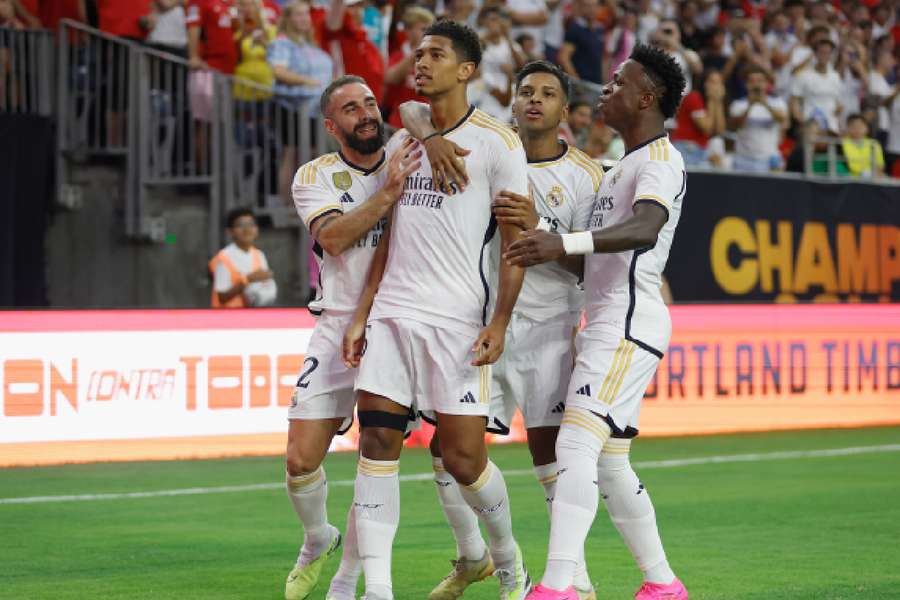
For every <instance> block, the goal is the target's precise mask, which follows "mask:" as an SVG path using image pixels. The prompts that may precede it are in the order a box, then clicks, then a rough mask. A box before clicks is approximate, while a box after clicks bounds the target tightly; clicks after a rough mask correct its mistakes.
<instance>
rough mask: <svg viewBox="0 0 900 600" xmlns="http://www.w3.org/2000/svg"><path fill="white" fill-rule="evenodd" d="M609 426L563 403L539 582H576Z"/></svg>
mask: <svg viewBox="0 0 900 600" xmlns="http://www.w3.org/2000/svg"><path fill="white" fill-rule="evenodd" d="M609 434H610V430H609V426H608V425H607V424H606V423H604V422H603V420H602V419H600V418H599V417H598V416H596V415H594V414H593V413H591V412H590V411H586V410H583V409H580V408H569V409H566V413H565V416H564V417H563V421H562V426H561V427H560V428H559V437H558V438H557V439H556V461H557V463H558V464H559V477H558V479H557V481H556V494H555V497H554V499H553V510H552V514H551V516H550V545H549V549H548V551H547V568H546V570H545V571H544V577H543V579H542V583H543V584H544V585H545V586H547V587H549V588H551V589H554V590H564V589H566V588H567V587H569V586H570V585H573V584H574V577H575V568H576V566H577V565H578V562H579V560H580V559H581V557H582V556H583V554H584V540H585V538H587V534H588V531H590V529H591V525H592V524H593V522H594V517H595V516H596V514H597V503H598V497H597V496H598V492H597V485H596V483H595V481H594V478H595V477H596V476H597V459H598V458H599V457H600V450H601V449H602V448H603V444H604V443H606V440H607V439H609Z"/></svg>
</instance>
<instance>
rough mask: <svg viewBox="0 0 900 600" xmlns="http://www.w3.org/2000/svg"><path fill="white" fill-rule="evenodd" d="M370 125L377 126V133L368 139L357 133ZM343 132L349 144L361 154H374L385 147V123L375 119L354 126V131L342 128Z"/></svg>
mask: <svg viewBox="0 0 900 600" xmlns="http://www.w3.org/2000/svg"><path fill="white" fill-rule="evenodd" d="M369 125H375V127H376V128H377V130H376V132H375V135H374V136H372V137H371V138H368V139H362V138H361V137H359V136H358V135H357V132H358V131H359V130H360V129H362V128H363V127H367V126H369ZM341 134H343V136H344V140H345V141H346V143H347V145H348V146H349V147H350V148H352V149H354V150H356V151H357V152H359V153H360V154H374V153H376V152H378V151H379V150H381V148H382V147H384V123H382V122H381V121H376V120H375V119H369V120H368V121H364V122H362V123H360V124H358V125H357V126H356V127H354V128H353V131H345V130H343V129H341Z"/></svg>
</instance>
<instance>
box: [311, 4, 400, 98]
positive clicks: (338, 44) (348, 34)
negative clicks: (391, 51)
mask: <svg viewBox="0 0 900 600" xmlns="http://www.w3.org/2000/svg"><path fill="white" fill-rule="evenodd" d="M313 23H316V20H314V21H313ZM317 27H319V28H320V29H319V33H320V34H321V36H320V39H321V43H322V48H323V49H324V50H325V52H328V53H329V54H331V57H332V59H334V62H335V64H343V65H344V73H346V74H347V75H359V76H360V77H362V78H363V79H365V80H366V83H368V84H369V87H370V88H372V92H373V93H374V94H375V98H376V99H377V100H378V103H379V104H381V99H382V98H383V97H384V61H383V60H382V59H381V53H380V52H378V48H376V47H375V44H373V43H372V42H371V41H369V38H368V36H367V35H366V30H365V29H363V28H362V26H361V25H360V24H359V23H357V22H356V21H355V20H354V18H353V15H351V14H350V12H349V11H348V12H345V13H344V24H343V26H342V27H341V28H340V29H338V30H337V31H329V30H328V27H327V26H326V25H325V23H324V22H323V21H322V20H321V16H320V20H319V23H318V24H317Z"/></svg>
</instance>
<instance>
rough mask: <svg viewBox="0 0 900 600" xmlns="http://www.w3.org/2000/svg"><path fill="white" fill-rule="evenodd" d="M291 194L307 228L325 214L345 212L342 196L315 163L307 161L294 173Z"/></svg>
mask: <svg viewBox="0 0 900 600" xmlns="http://www.w3.org/2000/svg"><path fill="white" fill-rule="evenodd" d="M291 196H292V197H293V198H294V206H295V207H296V208H297V214H298V215H299V216H300V219H302V220H303V224H304V225H306V227H307V228H309V227H310V226H312V224H313V221H315V220H316V219H318V218H319V217H321V216H323V215H326V214H328V213H330V212H339V213H343V212H344V211H343V209H342V208H341V201H340V196H339V195H338V194H336V193H335V192H334V191H332V190H331V188H330V187H329V186H328V184H327V182H326V180H325V176H324V174H323V173H321V170H320V169H319V168H318V166H316V165H315V164H314V163H306V164H305V165H303V166H302V167H300V169H299V170H298V171H297V174H296V175H294V183H293V185H291Z"/></svg>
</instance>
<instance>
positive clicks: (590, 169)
mask: <svg viewBox="0 0 900 600" xmlns="http://www.w3.org/2000/svg"><path fill="white" fill-rule="evenodd" d="M566 158H567V159H571V161H572V162H573V163H575V164H576V165H578V166H579V167H581V168H582V169H584V170H585V171H586V172H587V174H588V175H590V176H591V182H592V183H593V184H594V193H595V194H596V193H597V191H598V190H599V189H600V184H601V183H602V182H603V168H602V167H601V166H600V165H598V164H597V163H595V162H594V160H593V159H592V158H591V157H590V156H588V155H587V154H585V153H584V152H582V151H581V150H579V149H578V148H573V149H572V151H571V152H570V153H569V154H567V155H566Z"/></svg>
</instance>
